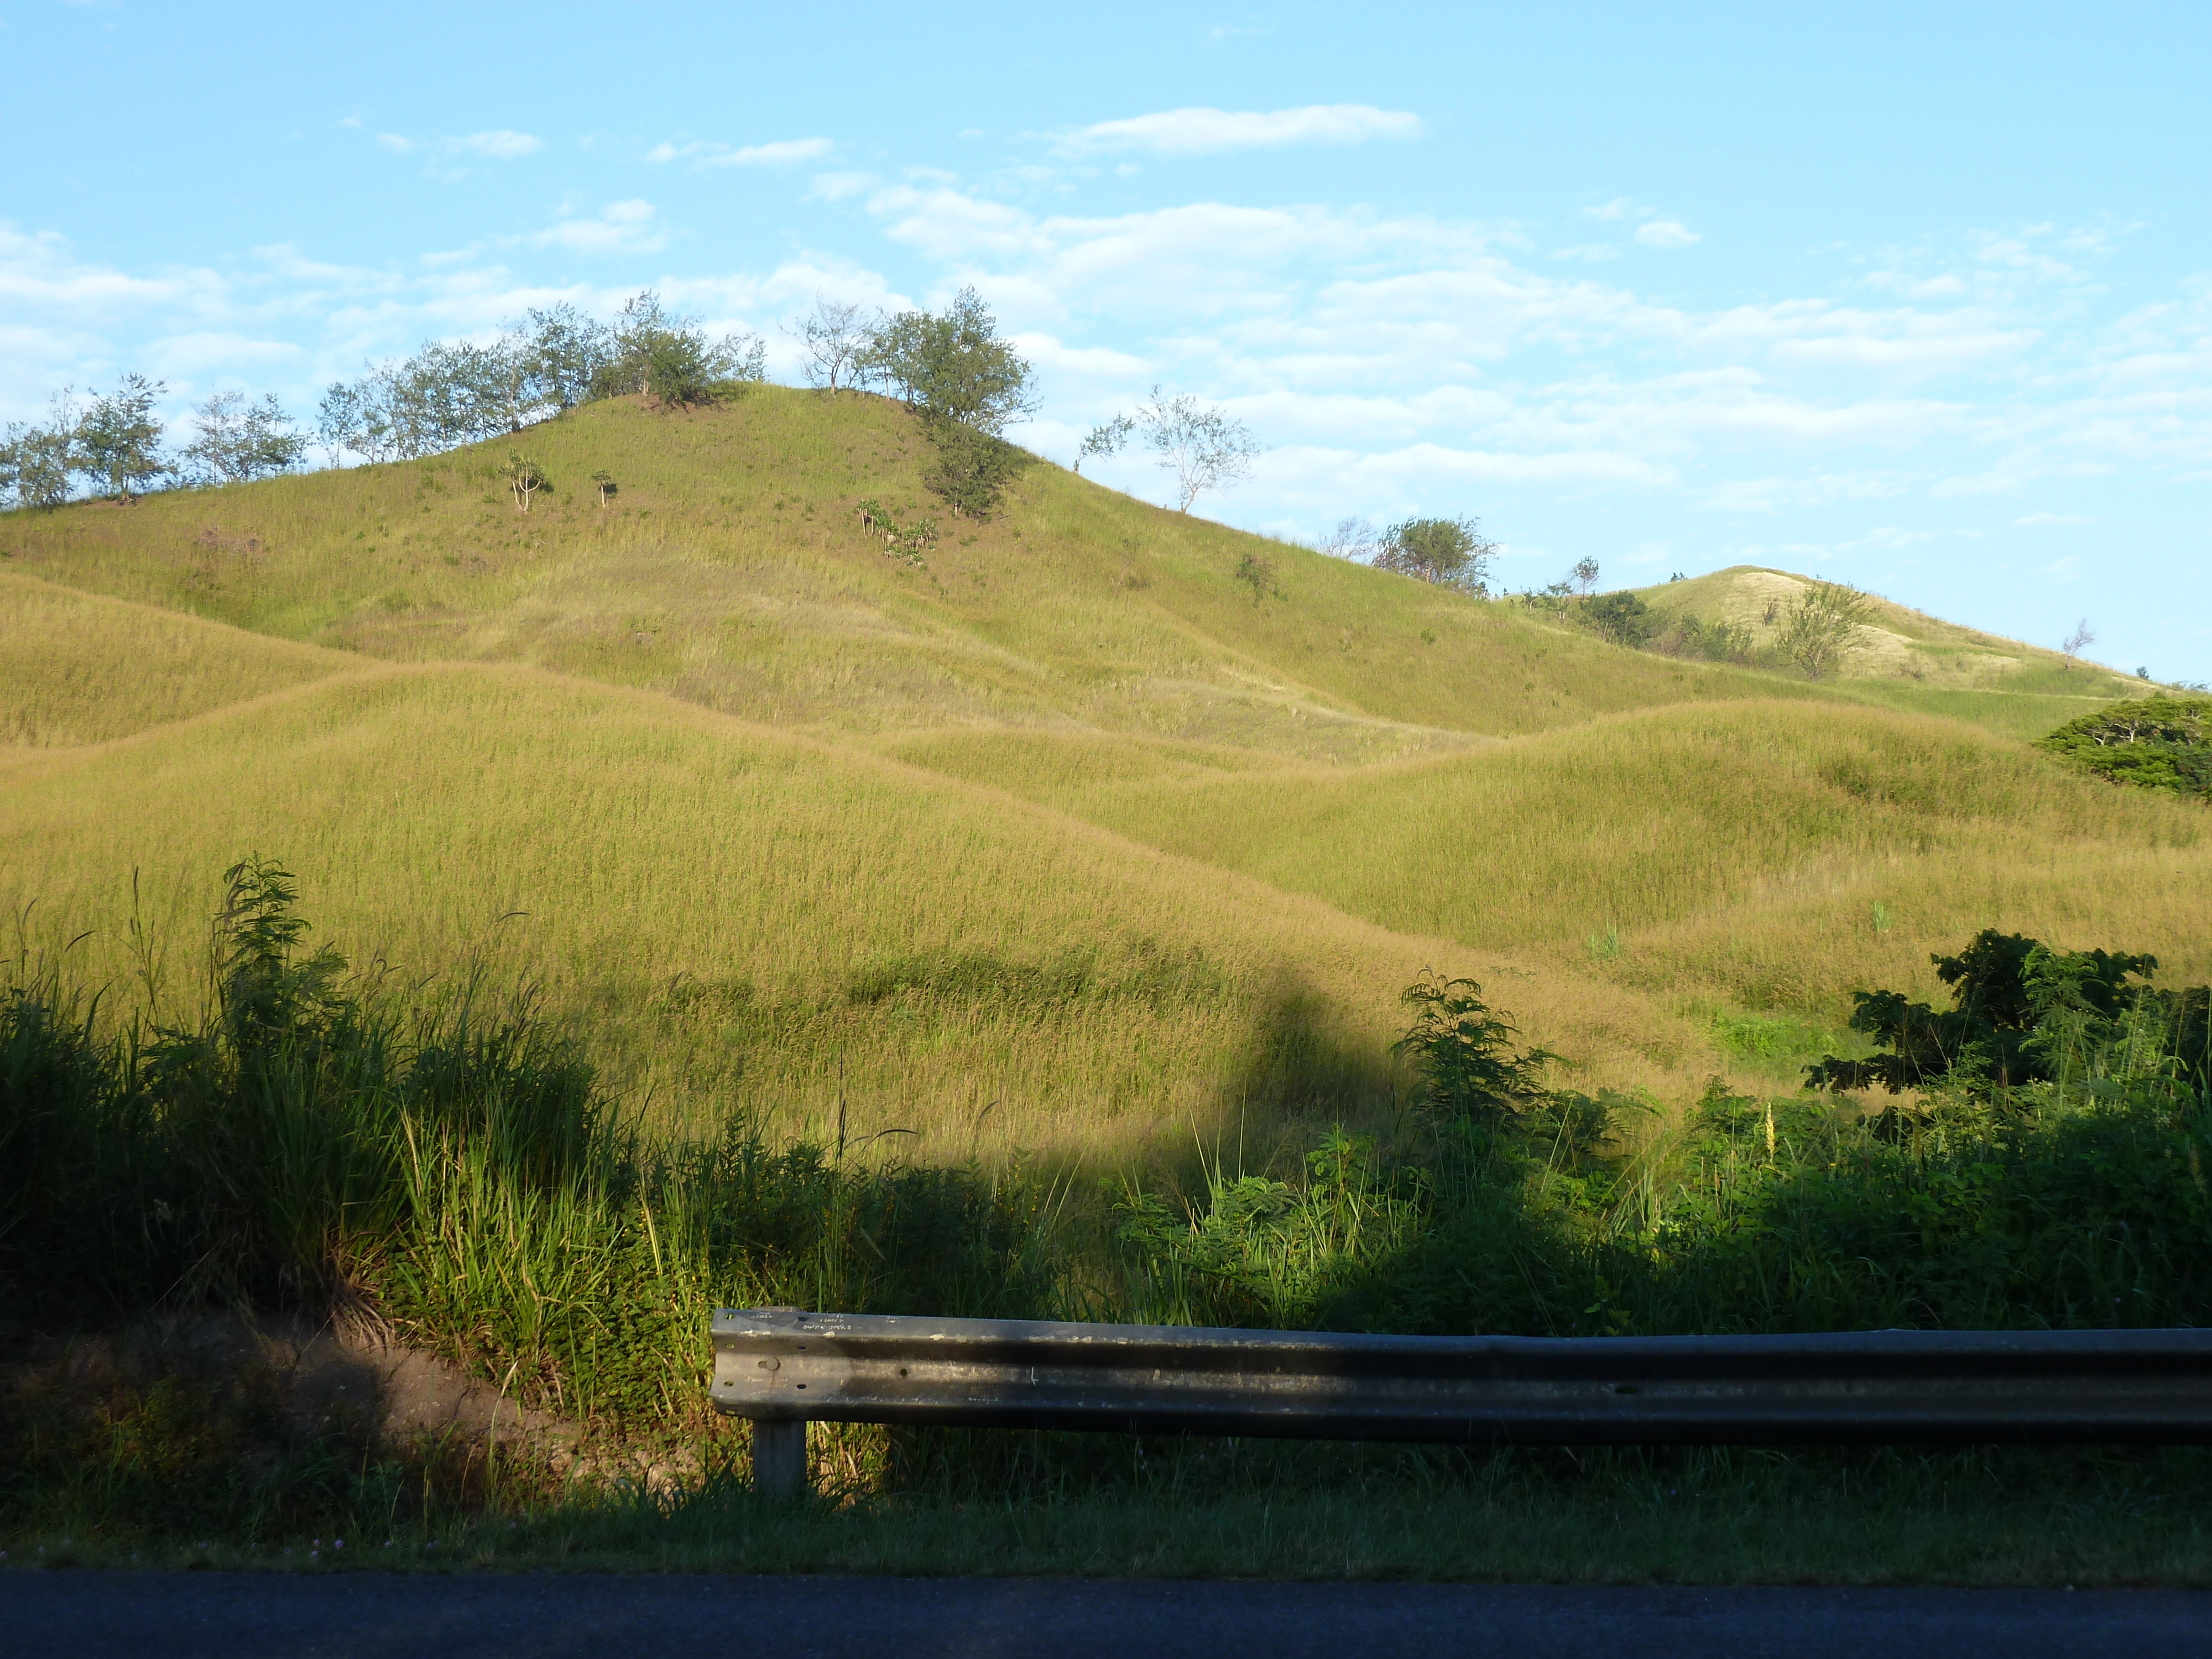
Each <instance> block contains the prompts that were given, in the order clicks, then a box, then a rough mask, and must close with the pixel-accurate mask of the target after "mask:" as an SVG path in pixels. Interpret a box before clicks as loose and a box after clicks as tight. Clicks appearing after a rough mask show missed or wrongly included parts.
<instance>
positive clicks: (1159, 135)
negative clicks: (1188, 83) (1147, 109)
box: [1060, 104, 1421, 155]
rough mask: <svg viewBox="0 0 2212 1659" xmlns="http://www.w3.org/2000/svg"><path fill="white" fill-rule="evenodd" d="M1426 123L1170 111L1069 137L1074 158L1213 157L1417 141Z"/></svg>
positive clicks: (1344, 115)
mask: <svg viewBox="0 0 2212 1659" xmlns="http://www.w3.org/2000/svg"><path fill="white" fill-rule="evenodd" d="M1420 136H1421V118H1420V117H1419V116H1418V115H1414V114H1412V113H1409V112H1407V111H1404V110H1387V109H1376V107H1375V106H1373V105H1371V104H1308V105H1306V106H1304V107H1302V108H1299V109H1279V110H1271V111H1267V112H1261V111H1257V110H1242V111H1236V110H1221V109H1205V108H1199V109H1170V110H1160V111H1158V112H1155V113H1153V114H1151V115H1133V116H1131V117H1129V118H1127V119H1126V120H1121V121H1100V122H1097V123H1096V124H1094V125H1091V126H1087V127H1081V128H1079V129H1078V130H1076V131H1073V132H1071V133H1068V134H1066V135H1065V136H1063V137H1061V139H1060V149H1063V150H1065V151H1066V152H1068V153H1070V154H1077V155H1080V154H1087V153H1091V152H1095V151H1100V150H1149V151H1151V152H1152V154H1154V155H1219V154H1221V153H1222V152H1224V151H1227V150H1237V149H1281V148H1283V147H1284V146H1285V145H1288V144H1356V143H1363V142H1364V141H1365V140H1367V139H1370V138H1400V139H1405V138H1418V137H1420Z"/></svg>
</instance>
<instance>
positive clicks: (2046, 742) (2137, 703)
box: [2036, 694, 2212, 800]
mask: <svg viewBox="0 0 2212 1659" xmlns="http://www.w3.org/2000/svg"><path fill="white" fill-rule="evenodd" d="M2036 747H2037V748H2039V749H2042V750H2048V751H2049V752H2050V753H2051V754H2054V755H2058V756H2061V757H2064V758H2065V759H2067V760H2069V761H2071V762H2072V763H2074V764H2075V765H2076V766H2079V767H2081V769H2083V770H2085V771H2088V772H2093V773H2094V774H2095V775H2097V776H2099V777H2100V778H2106V779H2109V780H2111V781H2112V782H2114V783H2124V784H2131V785H2133V786H2134V787H2136V788H2139V789H2163V790H2166V791H2167V792H2168V793H2172V794H2176V795H2182V796H2185V797H2188V798H2189V799H2195V800H2207V799H2212V697H2169V696H2164V695H2163V694H2161V695H2160V696H2154V697H2140V698H2136V699H2135V700H2133V701H2131V702H2118V703H2114V704H2112V705H2111V706H2110V707H2109V708H2100V709H2099V710H2098V711H2097V712H2096V713H2095V714H2084V715H2082V716H2081V719H2079V720H2069V721H2068V722H2067V723H2066V724H2065V725H2063V726H2060V727H2059V728H2058V729H2057V731H2056V732H2052V733H2051V735H2050V736H2048V737H2046V738H2039V739H2038V740H2037V743H2036Z"/></svg>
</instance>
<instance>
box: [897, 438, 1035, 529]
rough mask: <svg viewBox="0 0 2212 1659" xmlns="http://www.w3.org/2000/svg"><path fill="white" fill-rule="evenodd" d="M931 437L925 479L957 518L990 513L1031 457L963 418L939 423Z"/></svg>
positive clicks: (924, 471) (922, 474)
mask: <svg viewBox="0 0 2212 1659" xmlns="http://www.w3.org/2000/svg"><path fill="white" fill-rule="evenodd" d="M929 436H930V449H931V455H930V459H929V461H928V464H927V465H925V466H924V467H923V468H922V471H921V481H922V483H923V484H924V485H925V486H926V487H927V489H930V490H931V491H932V492H933V494H935V495H938V496H939V497H941V498H942V499H943V500H944V501H945V504H946V505H947V506H949V507H951V509H952V516H953V517H954V518H956V519H957V518H963V517H965V518H971V519H979V518H981V517H982V516H983V515H984V514H986V513H989V512H990V511H991V509H992V508H993V507H996V506H997V505H998V504H999V498H1000V495H1001V494H1002V493H1003V492H1004V490H1005V489H1006V485H1007V484H1008V483H1011V482H1012V480H1013V478H1014V477H1015V475H1016V474H1018V472H1020V471H1021V470H1022V468H1023V466H1024V465H1025V464H1026V463H1027V461H1028V459H1029V457H1028V456H1026V455H1025V454H1024V453H1022V452H1021V451H1020V450H1019V449H1017V448H1016V447H1014V446H1013V445H1012V444H1010V443H1008V442H1007V441H1006V440H1005V439H1004V438H1000V437H997V436H995V435H993V434H991V433H988V432H984V431H981V430H980V429H978V428H975V427H972V426H969V425H968V424H967V423H966V422H962V421H940V422H936V423H935V424H934V425H933V426H932V427H931V428H930V434H929Z"/></svg>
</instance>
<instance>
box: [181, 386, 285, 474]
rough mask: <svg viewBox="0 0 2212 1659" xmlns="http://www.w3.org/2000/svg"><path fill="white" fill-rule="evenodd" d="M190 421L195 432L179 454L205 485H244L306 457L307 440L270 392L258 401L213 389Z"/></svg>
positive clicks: (236, 393)
mask: <svg viewBox="0 0 2212 1659" xmlns="http://www.w3.org/2000/svg"><path fill="white" fill-rule="evenodd" d="M193 425H194V427H195V428H196V429H197V433H198V436H197V437H196V438H194V439H193V441H191V443H190V444H189V445H187V446H186V447H185V452H184V458H185V459H186V460H187V461H190V462H191V463H192V464H193V465H194V466H195V467H196V468H197V472H198V476H199V477H201V479H203V480H204V482H206V483H251V482H252V480H254V479H256V478H265V477H268V476H270V474H271V473H276V472H286V471H290V470H291V469H292V468H293V467H295V466H297V465H300V463H301V461H303V460H305V459H307V438H306V437H305V436H304V435H301V434H300V433H297V432H295V431H293V430H292V423H291V422H290V420H289V419H288V418H287V417H286V416H285V414H284V410H283V405H282V404H279V403H278V402H277V401H276V393H275V392H270V393H267V394H265V395H264V397H263V398H262V399H261V401H260V402H259V403H258V404H257V403H250V402H248V401H247V399H246V394H245V393H244V392H216V394H215V395H214V396H213V397H211V398H209V399H208V400H207V401H206V402H205V403H204V404H201V405H200V406H199V409H198V410H197V414H196V416H195V418H194V421H193Z"/></svg>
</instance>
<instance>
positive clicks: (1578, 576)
mask: <svg viewBox="0 0 2212 1659" xmlns="http://www.w3.org/2000/svg"><path fill="white" fill-rule="evenodd" d="M1569 574H1570V575H1571V577H1572V578H1573V580H1574V584H1575V586H1577V588H1579V589H1581V591H1582V595H1583V598H1584V599H1588V598H1589V592H1590V590H1591V589H1592V588H1594V587H1595V586H1597V561H1596V560H1595V559H1589V558H1583V559H1577V560H1576V561H1575V568H1574V569H1573V570H1572V571H1571V572H1570V573H1569Z"/></svg>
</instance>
